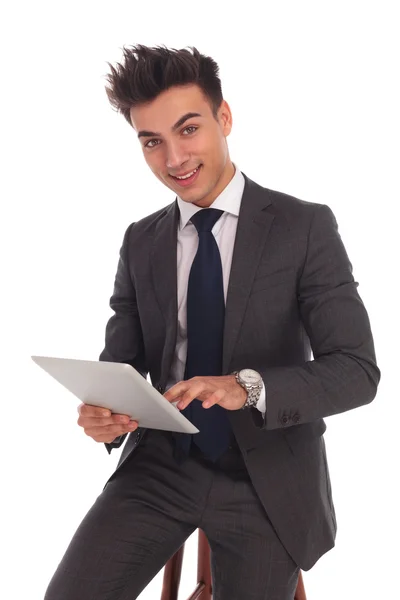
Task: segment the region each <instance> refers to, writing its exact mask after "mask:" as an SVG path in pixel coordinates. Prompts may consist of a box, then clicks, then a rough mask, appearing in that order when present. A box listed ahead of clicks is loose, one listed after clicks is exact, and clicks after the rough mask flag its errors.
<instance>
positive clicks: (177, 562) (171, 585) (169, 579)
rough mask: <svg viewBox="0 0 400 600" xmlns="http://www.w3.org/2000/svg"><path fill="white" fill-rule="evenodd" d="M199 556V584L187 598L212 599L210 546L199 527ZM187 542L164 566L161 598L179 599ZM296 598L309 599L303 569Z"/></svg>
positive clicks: (166, 599)
mask: <svg viewBox="0 0 400 600" xmlns="http://www.w3.org/2000/svg"><path fill="white" fill-rule="evenodd" d="M198 532H199V542H198V556H197V582H198V583H197V585H196V588H195V590H194V592H193V593H192V594H191V595H190V596H189V597H188V599H187V600H212V582H211V564H210V546H209V543H208V540H207V538H206V535H205V533H204V532H203V531H202V530H201V529H199V530H198ZM184 549H185V544H182V546H181V547H180V548H179V550H178V551H177V552H175V554H174V555H173V556H172V557H171V558H170V559H169V561H168V562H167V564H166V565H165V567H164V578H163V587H162V593H161V600H178V590H179V583H180V580H181V572H182V562H183V552H184ZM294 600H307V597H306V592H305V589H304V584H303V577H302V575H301V571H300V574H299V580H298V583H297V588H296V593H295V596H294Z"/></svg>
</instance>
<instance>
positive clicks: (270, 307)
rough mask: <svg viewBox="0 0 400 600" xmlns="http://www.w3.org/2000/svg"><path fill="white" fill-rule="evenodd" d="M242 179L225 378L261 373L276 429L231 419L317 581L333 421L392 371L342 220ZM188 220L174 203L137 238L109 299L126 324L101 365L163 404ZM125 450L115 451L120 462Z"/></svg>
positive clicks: (131, 239)
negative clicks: (116, 366) (124, 368)
mask: <svg viewBox="0 0 400 600" xmlns="http://www.w3.org/2000/svg"><path fill="white" fill-rule="evenodd" d="M243 175H244V177H245V188H244V192H243V198H242V204H241V209H240V214H239V220H238V227H237V233H236V239H235V245H234V251H233V259H232V267H231V273H230V279H229V287H228V295H227V301H226V313H225V330H224V354H223V372H222V375H226V374H229V373H231V372H232V371H233V370H235V369H238V370H239V369H243V368H247V367H248V368H252V369H256V370H257V371H259V372H260V373H261V374H262V376H263V379H264V382H265V386H266V413H265V418H264V419H263V417H262V413H260V412H259V411H258V410H257V409H256V408H250V409H246V410H238V411H228V415H229V419H230V422H231V425H232V429H233V432H234V434H235V437H236V439H237V442H238V444H239V446H240V448H241V450H242V452H243V455H244V459H245V462H246V464H247V467H248V471H249V474H250V476H251V479H252V482H253V485H254V487H255V489H256V491H257V493H258V495H259V497H260V500H261V502H262V503H263V505H264V507H265V510H266V512H267V514H268V517H269V519H270V520H271V522H272V524H273V526H274V528H275V529H276V531H277V533H278V535H279V537H280V538H281V540H282V542H283V543H284V545H285V547H286V548H287V550H288V551H289V553H290V554H291V555H292V557H293V558H294V560H295V562H296V563H297V564H298V565H299V566H300V567H301V568H302V569H303V570H308V569H310V568H311V567H312V566H313V565H314V564H315V562H316V561H317V560H318V559H319V557H320V556H321V555H322V554H324V553H325V552H327V551H328V550H329V549H330V548H332V547H333V546H334V544H335V536H336V518H335V510H334V505H333V501H332V494H331V486H330V478H329V471H328V466H327V460H326V452H325V442H324V438H323V433H324V431H325V429H326V425H325V422H324V420H323V419H324V418H325V417H328V416H330V415H334V414H338V413H341V412H344V411H347V410H351V409H353V408H356V407H357V406H362V405H364V404H368V403H369V402H371V401H372V400H373V399H374V397H375V395H376V391H377V386H378V383H379V380H380V371H379V369H378V367H377V365H376V358H375V350H374V343H373V338H372V334H371V329H370V323H369V319H368V315H367V312H366V310H365V308H364V305H363V302H362V300H361V298H360V296H359V294H358V292H357V287H358V283H357V282H355V281H354V278H353V275H352V265H351V263H350V262H349V258H348V256H347V253H346V250H345V248H344V246H343V243H342V240H341V238H340V235H339V233H338V227H337V223H336V220H335V217H334V215H333V213H332V211H331V209H330V208H329V207H328V206H326V205H324V204H317V203H312V202H306V201H303V200H299V199H297V198H294V197H292V196H288V195H286V194H282V193H280V192H276V191H273V190H269V189H267V188H264V187H262V186H260V185H258V184H257V183H255V182H254V181H252V180H251V179H249V178H248V177H247V176H246V175H245V174H244V173H243ZM178 219H179V210H178V205H177V202H176V200H175V201H174V202H173V203H172V204H170V205H168V206H167V207H166V208H163V209H161V210H159V211H157V212H155V213H154V214H152V215H149V216H147V217H145V218H143V219H141V220H140V221H138V222H136V223H132V224H131V225H130V226H129V227H128V229H127V230H126V233H125V236H124V239H123V243H122V247H121V251H120V257H119V263H118V268H117V273H116V277H115V286H114V292H113V295H112V296H111V299H110V306H111V308H112V309H113V310H114V311H115V314H114V315H113V316H112V317H111V318H110V319H109V322H108V323H107V327H106V336H105V348H104V350H103V351H102V353H101V354H100V357H99V360H106V361H115V362H125V363H128V364H131V365H132V366H133V367H134V368H135V369H137V370H138V371H139V372H141V373H142V375H143V376H144V377H147V374H148V373H149V374H150V378H151V382H152V384H153V386H154V387H156V388H157V389H158V390H159V391H160V392H161V393H164V391H165V386H166V383H167V380H168V375H169V372H170V368H171V363H172V360H173V354H174V350H175V343H176V334H177V320H178V319H177V285H176V283H177V256H176V252H177V226H178ZM311 352H312V353H313V358H314V360H312V356H311ZM145 433H146V430H145V429H143V428H140V427H139V428H138V429H137V430H136V431H135V432H133V433H131V434H129V437H128V440H127V442H126V444H125V446H124V448H123V452H122V454H121V458H120V461H119V463H118V467H117V470H118V469H119V468H120V467H121V465H122V463H123V462H124V461H125V460H126V459H127V457H128V456H129V455H130V454H131V453H132V452H134V451H135V448H137V446H138V445H139V444H140V441H141V439H142V438H143V435H145ZM125 437H126V436H122V438H120V439H118V440H117V441H115V442H113V443H112V444H106V447H107V450H108V452H111V450H112V448H116V447H119V446H120V445H121V444H122V443H123V441H124V439H125ZM115 472H116V471H115Z"/></svg>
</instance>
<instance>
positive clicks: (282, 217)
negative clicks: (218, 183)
mask: <svg viewBox="0 0 400 600" xmlns="http://www.w3.org/2000/svg"><path fill="white" fill-rule="evenodd" d="M246 179H248V178H246ZM249 184H250V189H252V190H254V191H255V190H257V195H262V196H263V197H264V198H265V199H266V200H267V199H268V202H269V206H268V208H267V210H268V212H269V213H272V214H273V215H274V216H275V217H277V218H278V220H279V221H281V223H286V225H287V226H288V227H289V228H290V229H292V228H295V229H299V227H300V228H301V227H302V226H304V227H306V228H309V227H310V225H311V223H312V221H313V220H314V218H315V216H317V220H318V221H319V219H320V218H322V219H323V220H324V219H328V220H331V221H332V220H333V221H335V218H334V215H333V212H332V210H331V208H330V207H329V206H328V205H327V204H325V203H322V202H315V201H314V202H313V201H310V200H304V199H303V198H300V197H298V196H294V195H291V194H288V193H285V192H281V191H278V190H273V189H271V188H267V187H265V186H262V185H260V184H258V183H255V182H254V181H251V180H249Z"/></svg>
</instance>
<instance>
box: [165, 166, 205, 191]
mask: <svg viewBox="0 0 400 600" xmlns="http://www.w3.org/2000/svg"><path fill="white" fill-rule="evenodd" d="M202 166H203V165H202V164H201V165H199V166H198V167H197V168H196V169H194V170H193V171H192V172H191V173H190V174H189V176H186V177H184V179H179V178H178V177H174V176H173V175H170V177H172V179H173V180H174V181H175V182H176V183H177V184H178V185H179V186H181V187H188V186H189V185H191V184H192V183H194V182H195V181H196V179H197V178H198V176H199V173H200V170H201V167H202Z"/></svg>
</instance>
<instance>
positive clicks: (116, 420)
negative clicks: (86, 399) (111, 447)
mask: <svg viewBox="0 0 400 600" xmlns="http://www.w3.org/2000/svg"><path fill="white" fill-rule="evenodd" d="M78 413H79V418H78V425H80V426H81V427H83V429H84V431H85V433H86V435H88V436H89V437H91V438H93V439H94V441H95V442H103V443H107V444H111V442H113V441H114V440H115V438H117V437H119V436H120V435H123V434H124V433H129V432H131V431H135V429H137V428H138V426H139V423H138V422H137V421H133V420H132V421H131V419H130V417H129V416H128V415H118V414H113V413H111V411H110V410H107V409H106V408H101V407H100V406H90V405H89V404H84V403H82V404H80V405H79V406H78Z"/></svg>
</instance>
